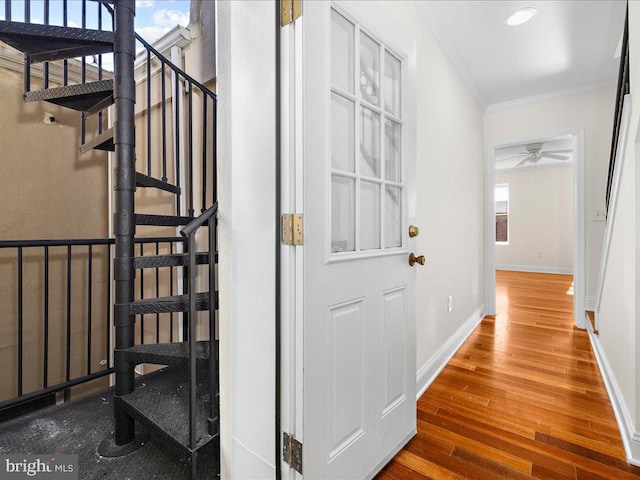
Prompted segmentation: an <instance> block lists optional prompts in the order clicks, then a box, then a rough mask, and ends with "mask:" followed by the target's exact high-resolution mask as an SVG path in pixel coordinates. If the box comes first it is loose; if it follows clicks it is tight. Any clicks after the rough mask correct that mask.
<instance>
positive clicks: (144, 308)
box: [129, 292, 218, 315]
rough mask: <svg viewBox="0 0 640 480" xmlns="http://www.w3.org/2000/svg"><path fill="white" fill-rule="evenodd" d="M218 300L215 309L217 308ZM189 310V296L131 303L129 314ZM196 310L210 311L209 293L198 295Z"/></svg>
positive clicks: (175, 296) (150, 299) (147, 299)
mask: <svg viewBox="0 0 640 480" xmlns="http://www.w3.org/2000/svg"><path fill="white" fill-rule="evenodd" d="M217 303H218V302H217V300H216V301H215V305H214V308H217ZM188 310H189V295H174V296H171V297H159V298H145V299H143V300H135V301H134V302H131V305H130V307H129V313H130V314H131V315H140V314H147V313H169V312H186V311H188ZM196 310H198V311H201V310H209V292H204V293H196Z"/></svg>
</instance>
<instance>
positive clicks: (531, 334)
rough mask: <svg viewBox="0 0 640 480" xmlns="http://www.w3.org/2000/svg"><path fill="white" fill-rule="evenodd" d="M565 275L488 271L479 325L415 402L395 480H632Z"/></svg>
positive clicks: (392, 469) (634, 472)
mask: <svg viewBox="0 0 640 480" xmlns="http://www.w3.org/2000/svg"><path fill="white" fill-rule="evenodd" d="M571 283H572V278H571V276H568V275H550V274H549V275H548V274H538V273H521V272H505V271H498V272H497V274H496V293H497V312H498V313H497V315H496V316H495V318H493V317H486V318H485V319H484V320H483V321H482V323H481V324H480V325H479V326H478V327H477V328H476V330H475V331H474V332H473V333H472V334H471V336H470V337H469V338H468V339H467V341H466V342H465V343H464V345H463V346H462V347H461V348H460V349H459V350H458V352H457V353H456V354H455V355H454V357H453V358H452V359H451V361H450V362H449V363H448V365H447V366H446V367H445V368H444V369H443V371H442V373H440V375H439V376H438V378H437V379H436V380H435V381H434V382H433V384H431V386H430V387H429V389H428V390H427V391H426V392H425V394H424V395H423V396H422V397H421V398H420V400H419V401H418V434H417V435H416V436H415V437H414V438H413V439H412V440H411V441H410V442H409V444H408V445H407V446H406V447H405V448H404V449H403V450H402V451H401V452H400V453H398V455H396V457H395V458H394V459H393V460H392V461H391V462H390V463H389V464H388V465H387V466H386V467H385V468H384V469H383V470H382V472H380V474H379V475H378V476H377V477H376V478H377V479H378V480H398V479H411V480H416V479H424V478H431V479H434V480H441V479H473V480H480V479H494V478H505V479H522V478H539V479H577V480H604V479H607V480H612V479H615V480H618V479H638V478H640V468H637V467H634V466H631V465H629V464H628V463H627V462H626V460H625V454H624V450H623V447H622V441H621V439H620V434H619V432H618V427H617V424H616V421H615V418H614V414H613V410H612V408H611V404H610V402H609V399H608V396H607V392H606V390H605V387H604V384H603V382H602V378H601V376H600V372H599V370H598V366H597V364H596V360H595V358H594V356H593V352H592V350H591V345H590V343H589V338H588V336H587V333H586V332H585V331H582V330H578V329H576V328H575V327H574V321H573V316H572V302H573V296H572V295H570V294H568V293H567V292H568V291H570V288H571Z"/></svg>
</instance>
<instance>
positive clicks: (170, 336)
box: [169, 242, 173, 343]
mask: <svg viewBox="0 0 640 480" xmlns="http://www.w3.org/2000/svg"><path fill="white" fill-rule="evenodd" d="M169 253H170V254H173V242H169ZM169 295H170V296H173V268H170V269H169ZM169 323H170V325H171V332H170V333H169V341H170V342H171V343H173V312H171V313H170V314H169Z"/></svg>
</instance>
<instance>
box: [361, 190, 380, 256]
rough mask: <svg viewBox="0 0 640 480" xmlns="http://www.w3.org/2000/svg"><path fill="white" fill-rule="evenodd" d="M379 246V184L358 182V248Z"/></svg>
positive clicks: (365, 248) (370, 248)
mask: <svg viewBox="0 0 640 480" xmlns="http://www.w3.org/2000/svg"><path fill="white" fill-rule="evenodd" d="M376 248H380V184H378V183H373V182H365V181H362V182H360V249H361V250H373V249H376Z"/></svg>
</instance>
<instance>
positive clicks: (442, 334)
mask: <svg viewBox="0 0 640 480" xmlns="http://www.w3.org/2000/svg"><path fill="white" fill-rule="evenodd" d="M384 5H385V8H388V9H389V16H392V17H395V18H396V19H397V20H398V21H399V22H400V23H401V24H402V25H403V26H404V28H405V29H407V31H408V32H410V33H409V34H410V35H415V37H416V45H417V81H416V83H417V86H418V88H417V133H418V143H417V187H418V198H417V212H416V217H417V226H418V227H419V228H420V235H419V236H418V237H417V240H418V242H417V251H416V254H424V255H425V256H426V259H427V263H426V265H425V266H424V267H420V268H418V270H417V284H416V297H417V310H416V312H417V314H416V335H417V350H416V353H417V359H416V360H417V372H418V385H417V387H418V391H420V390H422V389H423V388H424V387H425V386H426V384H427V383H428V382H429V381H430V380H431V379H432V377H433V375H434V374H435V373H437V371H438V368H439V367H440V366H442V365H443V363H442V362H443V361H444V362H445V363H446V358H445V357H446V354H447V353H452V351H451V349H452V343H451V340H452V337H454V335H455V334H459V333H460V332H461V331H462V330H464V327H469V326H470V325H471V324H475V323H476V322H477V321H479V320H480V318H481V313H482V309H483V306H482V303H483V286H482V282H483V271H484V259H483V248H484V240H483V228H484V224H483V217H482V212H483V191H484V186H483V181H484V180H483V179H484V175H483V172H484V167H483V158H484V156H483V152H484V148H483V125H482V112H481V111H480V109H479V107H478V105H477V104H476V102H475V99H474V97H473V96H472V95H471V93H470V92H469V90H468V89H467V88H466V86H465V84H464V83H463V81H462V80H461V78H460V76H459V75H458V73H457V71H456V70H455V68H454V67H453V66H452V64H451V62H450V61H449V59H448V58H447V56H446V55H445V53H444V52H443V50H442V49H441V48H440V46H439V44H438V43H437V41H436V40H435V38H434V36H433V35H432V34H431V32H430V31H429V29H428V27H427V25H426V23H425V20H424V19H423V17H422V13H421V12H420V11H419V10H418V9H417V7H416V6H415V5H414V4H413V3H412V2H386V3H385V4H384ZM449 295H452V296H453V311H452V312H448V311H447V297H448V296H449ZM467 330H468V328H467ZM465 331H466V330H465ZM447 347H449V348H448V349H447ZM445 350H446V352H445Z"/></svg>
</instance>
